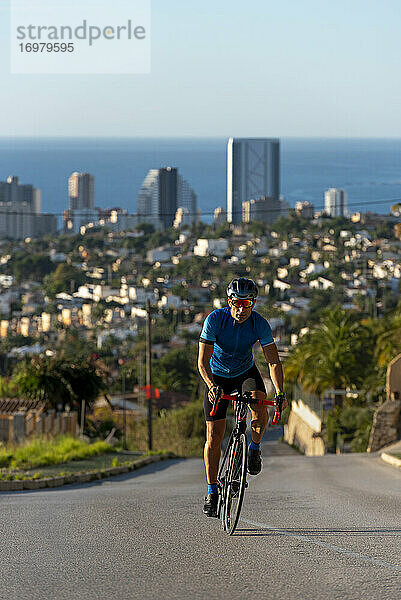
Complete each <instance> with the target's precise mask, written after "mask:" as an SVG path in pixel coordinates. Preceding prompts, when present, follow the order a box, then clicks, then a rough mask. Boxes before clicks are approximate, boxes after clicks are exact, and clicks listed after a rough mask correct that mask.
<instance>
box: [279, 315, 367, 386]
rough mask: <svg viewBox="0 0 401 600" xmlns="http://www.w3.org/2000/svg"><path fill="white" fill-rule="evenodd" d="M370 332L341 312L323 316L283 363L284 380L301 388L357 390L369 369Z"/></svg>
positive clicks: (350, 316) (351, 317) (352, 317)
mask: <svg viewBox="0 0 401 600" xmlns="http://www.w3.org/2000/svg"><path fill="white" fill-rule="evenodd" d="M373 349H374V337H373V336H372V333H371V331H370V330H369V328H368V327H367V326H365V325H363V324H362V323H361V322H358V321H357V320H355V317H354V316H352V315H351V314H350V313H346V312H345V311H344V310H342V309H341V308H336V309H335V310H333V311H331V312H329V313H327V314H326V315H325V316H324V317H323V319H322V320H321V322H320V323H319V325H317V326H316V327H315V328H314V329H312V331H311V332H310V333H308V334H307V335H305V336H304V337H303V338H301V340H300V341H299V343H298V344H297V346H296V348H295V350H294V351H293V352H292V354H291V355H290V356H289V358H288V359H287V361H286V362H285V372H286V377H287V379H288V380H290V381H297V380H301V382H302V385H303V387H304V388H306V389H308V390H310V391H314V392H317V393H321V392H323V391H324V390H326V389H344V388H345V387H350V388H354V389H357V388H358V387H359V386H361V385H362V384H363V381H364V378H365V377H366V375H367V373H368V372H369V370H370V369H371V368H372V365H373Z"/></svg>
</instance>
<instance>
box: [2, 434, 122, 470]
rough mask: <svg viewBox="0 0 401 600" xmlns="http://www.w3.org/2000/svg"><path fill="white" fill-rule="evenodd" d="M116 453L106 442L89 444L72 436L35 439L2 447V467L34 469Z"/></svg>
mask: <svg viewBox="0 0 401 600" xmlns="http://www.w3.org/2000/svg"><path fill="white" fill-rule="evenodd" d="M109 453H115V449H114V448H113V447H112V446H110V444H107V443H106V442H95V443H93V444H88V443H87V442H84V441H82V440H79V439H77V438H73V437H71V436H59V437H57V438H55V439H51V440H46V439H42V438H38V439H35V440H33V441H31V442H29V443H26V444H24V445H22V446H15V447H10V446H9V447H3V448H0V468H3V469H4V468H7V469H24V470H28V469H33V468H35V467H45V466H50V465H58V464H63V463H69V462H72V461H80V460H83V459H87V458H91V457H96V456H101V455H104V454H109Z"/></svg>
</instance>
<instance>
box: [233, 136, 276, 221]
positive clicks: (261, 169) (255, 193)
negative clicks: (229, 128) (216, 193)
mask: <svg viewBox="0 0 401 600" xmlns="http://www.w3.org/2000/svg"><path fill="white" fill-rule="evenodd" d="M261 196H265V197H269V198H272V199H274V200H275V201H277V202H278V201H279V199H280V141H279V140H278V139H271V138H230V139H229V140H228V144H227V221H229V222H230V223H241V218H242V203H243V202H246V201H248V200H251V199H252V198H260V197H261Z"/></svg>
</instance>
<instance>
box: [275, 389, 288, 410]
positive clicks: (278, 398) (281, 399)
mask: <svg viewBox="0 0 401 600" xmlns="http://www.w3.org/2000/svg"><path fill="white" fill-rule="evenodd" d="M285 400H286V397H285V393H284V392H278V394H276V395H275V397H274V401H275V403H276V404H277V407H278V408H279V409H280V411H281V409H282V407H283V404H284V403H285Z"/></svg>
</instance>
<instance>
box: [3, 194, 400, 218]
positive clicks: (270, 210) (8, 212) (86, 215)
mask: <svg viewBox="0 0 401 600" xmlns="http://www.w3.org/2000/svg"><path fill="white" fill-rule="evenodd" d="M398 203H401V198H392V199H381V200H367V201H358V202H349V203H348V204H347V208H349V207H360V208H361V209H363V208H364V207H365V206H366V205H369V206H370V205H377V204H380V205H381V204H389V205H390V207H391V206H393V205H394V204H398ZM310 204H311V205H313V208H314V210H317V211H320V210H324V209H325V207H324V205H314V204H313V203H310ZM177 208H183V207H177ZM216 208H217V207H216ZM69 210H71V211H72V212H73V211H74V209H66V210H65V211H63V212H52V213H38V212H34V211H18V210H7V207H6V206H1V204H0V217H1V216H14V215H15V216H21V217H25V216H36V217H43V216H46V217H52V216H54V217H64V216H65V218H66V219H67V220H68V219H72V218H73V217H74V216H75V217H76V218H77V219H80V218H88V219H93V218H98V217H99V218H100V219H105V220H106V219H107V218H110V217H108V216H106V215H99V216H96V217H94V215H93V212H91V213H89V212H88V213H85V212H82V209H79V214H77V215H73V214H71V215H68V214H65V213H68V212H69ZM96 210H98V209H97V208H94V209H91V211H96ZM105 210H107V209H104V208H100V209H99V212H104V211H105ZM111 210H115V209H111ZM283 210H287V209H286V208H284V209H283V208H282V207H281V208H263V209H260V208H257V215H260V214H274V213H282V212H283ZM289 210H295V208H294V207H289ZM176 212H177V209H176V210H175V211H174V212H163V213H157V214H154V213H141V214H137V213H135V214H128V213H118V212H117V216H120V215H121V216H123V217H124V216H125V217H137V218H138V219H142V218H146V217H153V218H156V219H157V218H159V217H174V216H175V215H176ZM214 212H215V209H214V210H213V211H206V212H202V213H200V214H201V216H213V215H214ZM231 212H232V214H234V215H238V214H241V215H242V209H241V210H237V211H231ZM198 215H199V213H198V212H185V213H183V217H193V216H198Z"/></svg>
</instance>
